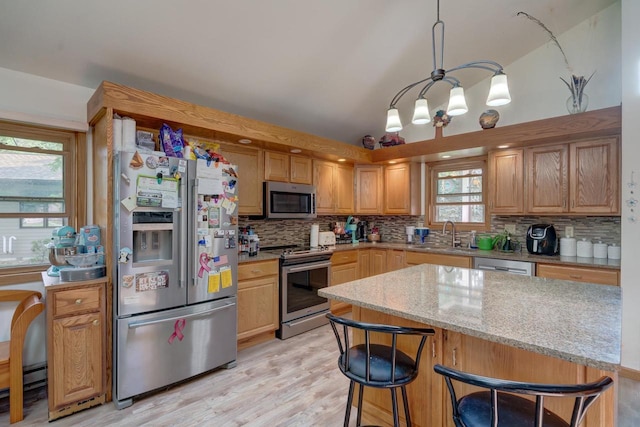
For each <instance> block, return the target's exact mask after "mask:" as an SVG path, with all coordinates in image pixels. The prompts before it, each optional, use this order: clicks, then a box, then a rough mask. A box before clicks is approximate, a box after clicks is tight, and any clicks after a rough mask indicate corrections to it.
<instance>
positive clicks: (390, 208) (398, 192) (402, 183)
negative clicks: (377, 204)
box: [384, 163, 411, 215]
mask: <svg viewBox="0 0 640 427" xmlns="http://www.w3.org/2000/svg"><path fill="white" fill-rule="evenodd" d="M384 213H385V214H391V215H403V214H410V213H411V164H410V163H400V164H397V165H391V166H386V167H385V168H384Z"/></svg>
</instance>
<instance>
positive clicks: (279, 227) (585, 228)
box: [239, 215, 620, 247]
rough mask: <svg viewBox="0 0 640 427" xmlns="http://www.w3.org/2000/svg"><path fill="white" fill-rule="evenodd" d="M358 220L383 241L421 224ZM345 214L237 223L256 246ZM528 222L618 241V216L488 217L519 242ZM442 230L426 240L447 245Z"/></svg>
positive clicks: (301, 237) (305, 237)
mask: <svg viewBox="0 0 640 427" xmlns="http://www.w3.org/2000/svg"><path fill="white" fill-rule="evenodd" d="M358 218H359V219H360V220H363V221H367V222H368V223H369V227H371V226H372V224H373V225H375V226H376V227H378V228H379V230H380V234H381V237H382V240H383V241H385V242H404V241H405V240H406V236H405V226H410V225H413V226H421V225H422V224H423V223H424V217H423V216H406V215H396V216H374V215H366V216H359V217H358ZM346 219H347V216H346V215H340V216H320V217H318V218H316V219H314V220H273V219H269V220H267V219H264V220H253V219H249V217H243V216H241V217H240V218H239V224H240V226H241V227H244V226H247V225H250V226H251V227H253V228H254V230H255V232H256V233H257V234H258V236H259V237H260V246H261V247H265V246H275V245H308V244H309V233H310V231H311V225H312V224H318V225H319V226H320V231H331V230H332V229H331V223H333V222H336V221H345V220H346ZM532 224H553V225H554V227H555V229H556V232H557V233H558V234H559V236H560V237H564V235H565V227H566V226H573V228H574V237H576V238H577V239H578V240H580V239H582V238H586V239H587V240H591V241H592V242H594V243H595V242H598V241H602V242H603V243H607V244H612V243H616V244H620V217H617V216H613V217H609V216H606V217H602V216H597V217H596V216H587V217H563V216H498V215H494V216H492V217H491V231H490V232H491V233H500V232H502V231H503V230H504V227H505V225H515V228H516V232H515V233H514V236H515V238H516V239H517V240H519V241H520V242H521V243H524V242H525V241H526V233H527V229H528V228H529V226H530V225H532ZM441 231H442V230H440V229H438V230H431V234H430V235H429V237H428V238H427V239H428V242H429V243H430V244H442V245H449V244H450V242H451V236H450V235H448V234H447V235H442V233H441ZM469 234H470V233H469V232H466V231H462V232H459V233H458V237H459V239H460V240H461V243H462V245H463V246H466V245H467V244H468V242H469Z"/></svg>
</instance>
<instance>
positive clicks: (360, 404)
mask: <svg viewBox="0 0 640 427" xmlns="http://www.w3.org/2000/svg"><path fill="white" fill-rule="evenodd" d="M358 390H359V391H358V419H357V420H356V427H358V426H360V425H361V424H362V394H363V392H364V386H363V385H362V384H358Z"/></svg>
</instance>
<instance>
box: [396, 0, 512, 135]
mask: <svg viewBox="0 0 640 427" xmlns="http://www.w3.org/2000/svg"><path fill="white" fill-rule="evenodd" d="M436 16H437V19H436V22H435V23H434V24H433V26H432V27H431V44H432V48H433V71H432V72H431V74H430V75H429V76H428V77H426V78H424V79H422V80H419V81H417V82H415V83H411V84H410V85H408V86H405V87H404V88H402V89H401V90H400V91H399V92H398V93H397V94H396V95H395V96H394V97H393V99H392V100H391V103H390V104H389V110H388V111H387V125H386V127H385V129H386V131H387V132H399V131H400V130H402V122H401V121H400V115H399V113H398V109H397V108H396V104H397V103H398V101H400V99H401V98H402V97H403V96H404V95H405V94H407V93H408V92H410V91H411V90H412V89H413V88H415V87H418V88H420V91H419V93H418V96H417V98H416V102H415V108H414V112H413V119H412V120H411V122H412V123H414V124H425V123H429V122H430V121H431V117H430V114H429V106H428V104H427V97H426V94H427V92H428V91H429V89H431V87H432V86H433V85H434V84H436V83H438V82H440V81H443V82H446V83H449V84H450V85H451V92H450V96H449V105H448V106H447V114H448V115H450V116H458V115H460V114H464V113H466V112H467V111H469V108H468V107H467V101H466V100H465V97H464V89H463V88H462V84H461V83H460V80H458V79H457V78H455V77H453V76H451V75H449V73H452V72H454V71H457V70H461V69H463V68H479V69H483V70H487V71H490V72H491V73H493V77H492V78H491V89H490V90H489V96H488V97H487V105H489V106H491V107H497V106H500V105H506V104H508V103H510V102H511V95H510V94H509V86H508V84H507V76H506V74H504V72H503V68H502V65H500V64H498V63H497V62H493V61H487V60H480V61H474V62H468V63H466V64H462V65H458V66H457V67H453V68H450V69H448V70H445V69H444V65H443V63H444V22H443V21H442V20H440V0H437V15H436ZM438 29H439V30H440V50H439V52H438V51H437V49H436V31H437V30H438ZM438 53H439V55H438Z"/></svg>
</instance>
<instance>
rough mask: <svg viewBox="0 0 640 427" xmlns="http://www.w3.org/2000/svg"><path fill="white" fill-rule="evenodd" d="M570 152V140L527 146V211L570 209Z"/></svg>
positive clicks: (552, 211)
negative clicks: (554, 143) (568, 207)
mask: <svg viewBox="0 0 640 427" xmlns="http://www.w3.org/2000/svg"><path fill="white" fill-rule="evenodd" d="M568 153H569V147H568V146H567V144H561V145H548V146H543V147H534V148H528V149H527V150H526V153H525V157H526V162H527V169H526V170H527V173H526V177H527V178H526V183H527V212H529V213H538V214H546V213H562V212H566V211H567V195H568V191H569V183H568V177H569V175H568V169H569V167H568V164H569V154H568Z"/></svg>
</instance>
